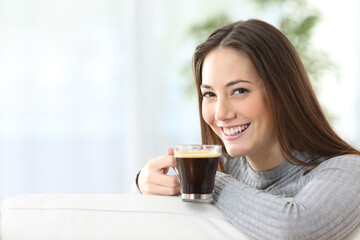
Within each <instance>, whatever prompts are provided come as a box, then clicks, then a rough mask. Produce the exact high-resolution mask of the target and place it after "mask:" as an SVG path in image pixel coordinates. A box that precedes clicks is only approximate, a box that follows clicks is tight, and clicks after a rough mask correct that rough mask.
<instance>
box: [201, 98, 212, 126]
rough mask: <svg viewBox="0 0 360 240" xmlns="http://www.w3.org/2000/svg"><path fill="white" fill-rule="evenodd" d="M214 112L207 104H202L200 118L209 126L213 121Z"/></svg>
mask: <svg viewBox="0 0 360 240" xmlns="http://www.w3.org/2000/svg"><path fill="white" fill-rule="evenodd" d="M214 114H215V113H214V111H213V109H212V108H211V107H210V105H209V104H206V103H203V104H202V117H203V119H204V121H205V122H206V123H207V124H209V125H210V124H211V123H212V122H213V119H214Z"/></svg>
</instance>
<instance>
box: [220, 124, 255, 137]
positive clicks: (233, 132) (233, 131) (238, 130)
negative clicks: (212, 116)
mask: <svg viewBox="0 0 360 240" xmlns="http://www.w3.org/2000/svg"><path fill="white" fill-rule="evenodd" d="M249 126H250V124H248V125H243V126H238V127H236V128H224V129H223V131H224V133H225V134H226V135H236V134H239V133H241V132H242V131H244V130H245V129H247V128H248V127H249Z"/></svg>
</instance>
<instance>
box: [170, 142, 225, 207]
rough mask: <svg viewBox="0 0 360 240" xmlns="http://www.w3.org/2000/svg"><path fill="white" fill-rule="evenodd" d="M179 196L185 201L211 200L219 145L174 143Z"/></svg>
mask: <svg viewBox="0 0 360 240" xmlns="http://www.w3.org/2000/svg"><path fill="white" fill-rule="evenodd" d="M174 150H175V151H174V153H175V154H174V155H175V160H176V166H177V169H178V171H179V172H178V174H177V177H178V180H179V182H180V184H181V197H182V200H183V201H186V202H212V201H213V195H214V185H215V175H216V170H217V168H218V164H219V160H220V155H221V145H176V146H175V148H174Z"/></svg>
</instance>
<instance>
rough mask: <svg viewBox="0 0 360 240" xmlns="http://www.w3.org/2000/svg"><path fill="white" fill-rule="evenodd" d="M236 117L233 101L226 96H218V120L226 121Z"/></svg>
mask: <svg viewBox="0 0 360 240" xmlns="http://www.w3.org/2000/svg"><path fill="white" fill-rule="evenodd" d="M235 117H236V113H235V111H234V109H233V107H232V104H231V102H230V101H229V100H228V99H226V98H224V99H223V98H221V99H220V98H218V101H217V103H216V112H215V119H216V120H217V121H226V120H230V119H234V118H235Z"/></svg>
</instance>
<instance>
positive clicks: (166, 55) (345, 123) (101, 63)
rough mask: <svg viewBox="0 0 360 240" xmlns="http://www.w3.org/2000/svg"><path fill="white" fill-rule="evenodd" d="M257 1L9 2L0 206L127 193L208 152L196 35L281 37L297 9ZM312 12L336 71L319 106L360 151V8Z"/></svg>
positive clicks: (0, 91)
mask: <svg viewBox="0 0 360 240" xmlns="http://www.w3.org/2000/svg"><path fill="white" fill-rule="evenodd" d="M257 2H258V3H257V4H254V1H250V0H236V1H235V0H227V1H215V0H210V1H209V0H197V1H190V0H181V1H180V0H174V1H166V0H101V1H100V0H72V1H70V0H32V1H27V0H0V201H2V200H3V199H4V198H6V197H10V196H14V195H18V194H23V193H55V192H61V193H127V192H129V190H130V187H131V185H132V183H133V181H134V178H135V175H136V173H137V172H138V171H139V170H140V169H141V168H142V167H143V166H144V164H145V163H146V162H147V161H148V160H149V159H150V158H152V157H155V156H158V155H162V154H165V153H166V150H167V148H168V147H171V146H173V145H174V144H178V143H199V142H200V136H199V135H200V130H199V123H198V121H199V118H198V112H197V102H196V99H195V98H194V97H191V94H189V93H188V90H187V87H188V84H189V82H191V80H192V79H191V75H189V74H184V69H189V68H190V65H191V57H192V54H193V51H194V48H195V46H196V45H197V44H199V40H198V39H195V38H194V37H193V36H192V35H191V31H190V30H189V29H191V28H192V26H196V25H197V24H200V25H201V23H204V22H206V21H208V20H209V19H211V18H212V17H213V16H216V15H217V14H219V13H222V14H225V15H226V17H227V19H228V20H232V21H235V20H246V19H249V18H259V19H262V20H265V21H267V22H269V23H271V24H273V25H275V26H276V27H279V28H280V27H281V16H282V14H283V12H284V11H285V10H286V9H289V6H290V7H291V4H292V3H291V1H283V3H279V4H272V5H266V4H264V3H261V2H262V1H261V0H257ZM273 2H274V1H273ZM275 2H279V1H275ZM280 2H282V1H280ZM309 7H311V8H314V9H317V10H318V11H319V20H318V22H317V24H316V26H314V29H313V31H312V32H311V38H310V42H309V44H311V45H312V46H314V48H315V49H319V50H322V51H324V52H326V54H327V55H326V58H328V59H331V63H332V66H336V67H334V69H336V70H335V71H326V72H325V73H324V74H322V75H321V79H320V81H319V82H318V83H317V86H318V87H317V93H318V96H319V99H320V101H321V103H322V105H323V106H324V108H326V109H327V111H328V113H329V115H330V116H331V118H332V119H333V120H332V124H333V126H334V127H335V129H336V130H337V131H338V133H339V134H340V136H342V137H343V138H344V139H346V140H347V141H349V142H350V143H351V144H353V145H354V146H356V147H357V148H360V127H359V125H358V124H357V123H359V122H360V95H359V94H358V92H360V81H359V80H360V70H359V69H360V68H359V66H360V48H359V42H360V19H359V16H360V4H359V1H343V2H341V3H338V2H336V1H326V0H314V1H311V5H310V3H309ZM320 13H321V14H320ZM316 14H318V12H317V13H316ZM295 16H296V13H295V12H294V17H295ZM323 59H324V58H323ZM324 62H326V61H325V60H324ZM329 68H330V66H329ZM185 72H186V71H185ZM189 95H190V96H189Z"/></svg>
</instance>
